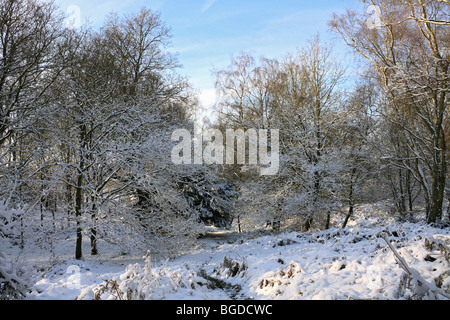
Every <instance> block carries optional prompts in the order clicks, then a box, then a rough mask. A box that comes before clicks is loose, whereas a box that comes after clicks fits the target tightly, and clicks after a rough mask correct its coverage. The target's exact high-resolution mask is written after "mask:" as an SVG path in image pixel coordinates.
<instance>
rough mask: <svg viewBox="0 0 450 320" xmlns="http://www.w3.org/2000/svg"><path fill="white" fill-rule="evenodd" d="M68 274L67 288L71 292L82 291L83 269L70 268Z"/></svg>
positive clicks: (73, 266) (77, 267)
mask: <svg viewBox="0 0 450 320" xmlns="http://www.w3.org/2000/svg"><path fill="white" fill-rule="evenodd" d="M66 274H68V275H69V276H68V278H67V282H66V287H67V289H70V290H81V269H80V267H79V266H75V265H72V266H69V267H68V268H67V270H66Z"/></svg>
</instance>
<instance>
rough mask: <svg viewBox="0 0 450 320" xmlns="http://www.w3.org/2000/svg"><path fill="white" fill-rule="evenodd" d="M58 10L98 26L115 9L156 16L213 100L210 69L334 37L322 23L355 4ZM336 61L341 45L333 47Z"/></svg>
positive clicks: (64, 3) (82, 1)
mask: <svg viewBox="0 0 450 320" xmlns="http://www.w3.org/2000/svg"><path fill="white" fill-rule="evenodd" d="M56 3H57V4H59V5H60V7H61V9H62V10H63V11H66V10H67V8H69V6H73V5H75V6H78V7H79V8H80V13H81V20H82V22H85V21H86V19H88V20H89V21H90V22H91V24H92V25H93V26H94V27H98V26H100V25H101V24H102V23H103V21H104V18H105V16H106V15H107V14H108V13H109V12H111V11H115V12H117V13H119V14H121V13H132V12H137V11H138V10H139V9H140V8H141V7H142V6H146V7H148V8H152V9H154V10H157V11H159V12H160V13H161V17H162V20H163V21H164V22H165V23H166V24H167V25H168V26H169V27H171V28H172V34H173V39H172V43H173V47H172V48H171V50H173V51H175V52H178V54H179V60H180V62H181V64H182V65H183V68H182V69H181V70H180V73H182V74H184V75H186V76H188V77H189V78H190V80H191V83H192V84H193V86H194V87H195V88H196V89H198V90H200V92H201V97H202V101H203V102H204V103H205V104H208V103H210V102H211V100H212V99H213V97H214V79H213V78H212V76H211V71H212V69H213V68H221V67H225V66H227V65H228V64H229V63H230V58H231V56H232V55H237V54H239V53H240V52H242V51H245V52H250V53H253V54H254V56H255V57H260V56H266V57H271V58H275V57H281V56H283V55H285V54H287V53H289V52H294V51H295V50H297V49H298V48H301V47H303V46H304V45H305V43H306V42H307V41H308V40H309V39H311V38H312V37H314V36H315V35H316V34H317V33H319V34H320V36H321V38H322V39H323V40H324V41H331V40H332V38H333V37H334V35H332V34H330V33H329V32H328V26H327V22H328V20H329V19H330V17H331V14H332V13H333V12H342V11H343V10H345V8H347V7H352V6H355V5H356V4H357V1H355V0H313V1H308V0H277V1H273V0H258V1H256V0H240V1H238V0H189V1H188V0H138V1H131V0H109V1H101V0H99V1H95V0H57V1H56ZM334 46H335V47H336V48H337V51H338V53H340V54H342V57H347V59H348V58H349V56H348V55H347V56H346V55H345V54H344V50H345V49H344V46H343V44H342V42H337V43H335V44H334Z"/></svg>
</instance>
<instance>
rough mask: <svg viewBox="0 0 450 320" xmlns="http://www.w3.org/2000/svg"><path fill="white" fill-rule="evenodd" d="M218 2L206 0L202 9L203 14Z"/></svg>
mask: <svg viewBox="0 0 450 320" xmlns="http://www.w3.org/2000/svg"><path fill="white" fill-rule="evenodd" d="M217 1H218V0H206V1H205V3H204V4H203V7H202V9H201V11H202V13H205V12H206V11H208V10H209V8H211V7H212V6H213V5H214V4H215V3H216V2H217Z"/></svg>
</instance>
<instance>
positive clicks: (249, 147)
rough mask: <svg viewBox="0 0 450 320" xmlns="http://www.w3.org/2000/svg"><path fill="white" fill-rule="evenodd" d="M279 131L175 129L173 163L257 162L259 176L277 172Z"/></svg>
mask: <svg viewBox="0 0 450 320" xmlns="http://www.w3.org/2000/svg"><path fill="white" fill-rule="evenodd" d="M279 137H280V131H279V130H278V129H271V130H267V129H259V130H257V129H246V130H244V129H227V130H226V132H225V134H224V133H222V131H220V130H218V129H205V130H195V133H194V134H193V135H192V134H191V133H190V132H189V131H188V130H186V129H179V130H176V131H175V132H174V133H173V134H172V141H173V142H179V143H178V144H177V145H176V146H175V147H174V148H173V149H172V162H173V163H174V164H176V165H192V164H194V165H200V164H208V165H211V164H218V165H223V164H227V165H234V164H239V165H259V166H260V174H261V175H262V176H273V175H276V174H277V173H278V171H279V168H280V138H279Z"/></svg>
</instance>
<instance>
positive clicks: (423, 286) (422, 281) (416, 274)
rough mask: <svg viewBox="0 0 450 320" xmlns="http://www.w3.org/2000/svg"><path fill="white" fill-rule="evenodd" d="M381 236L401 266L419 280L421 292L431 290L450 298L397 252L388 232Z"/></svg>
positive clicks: (449, 297)
mask: <svg viewBox="0 0 450 320" xmlns="http://www.w3.org/2000/svg"><path fill="white" fill-rule="evenodd" d="M380 236H381V237H382V238H383V239H384V241H386V243H387V244H388V246H389V248H391V250H392V252H393V253H394V256H395V260H396V261H397V262H398V264H399V266H400V267H401V268H402V269H403V270H404V271H405V272H406V273H407V274H408V276H409V277H410V278H411V279H413V280H415V281H416V282H417V284H418V286H419V287H420V290H421V291H422V292H421V293H424V294H425V293H427V292H428V291H431V292H433V293H437V294H440V295H442V296H444V297H446V298H447V299H450V295H448V294H447V293H445V292H444V291H442V290H441V289H439V288H438V287H436V285H435V284H433V283H430V282H428V281H426V280H425V279H424V278H423V277H422V276H421V275H420V273H419V272H418V271H417V270H415V269H414V268H411V267H410V266H408V264H407V263H406V261H405V260H404V259H403V258H402V256H400V254H399V253H398V252H397V250H395V248H394V247H393V246H392V244H391V243H390V242H389V240H388V239H387V236H386V234H384V233H383V234H381V235H380Z"/></svg>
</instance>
